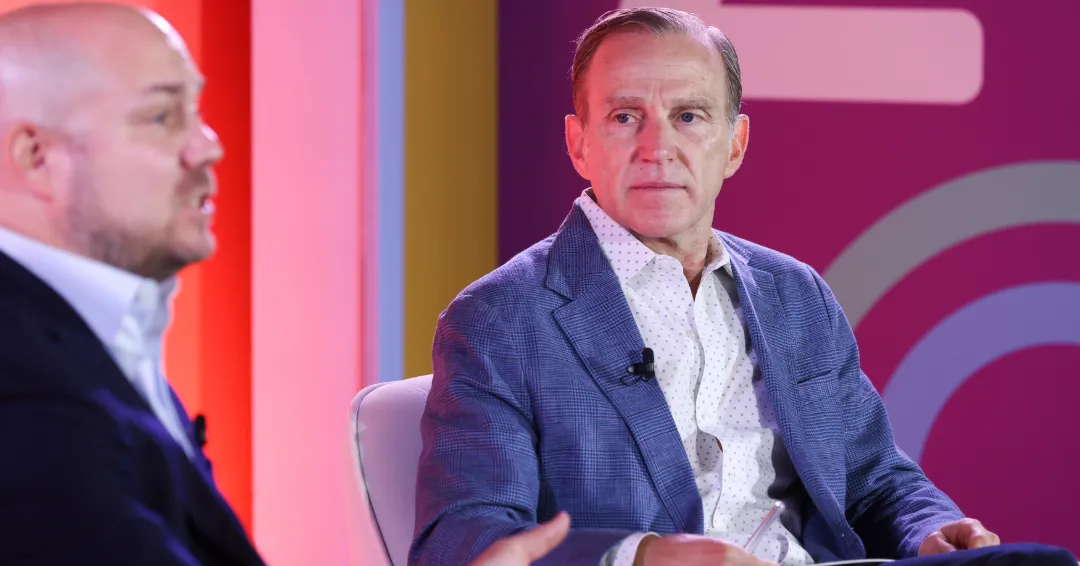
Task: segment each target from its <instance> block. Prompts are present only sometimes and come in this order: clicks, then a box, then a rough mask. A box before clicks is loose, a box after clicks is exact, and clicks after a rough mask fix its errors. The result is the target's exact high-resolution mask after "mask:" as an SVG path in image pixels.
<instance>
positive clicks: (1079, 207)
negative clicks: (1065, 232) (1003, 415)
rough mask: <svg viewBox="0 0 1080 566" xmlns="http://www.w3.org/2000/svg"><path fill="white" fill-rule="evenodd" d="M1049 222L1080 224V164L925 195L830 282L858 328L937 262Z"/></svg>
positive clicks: (872, 234)
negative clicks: (1006, 232)
mask: <svg viewBox="0 0 1080 566" xmlns="http://www.w3.org/2000/svg"><path fill="white" fill-rule="evenodd" d="M1045 223H1080V162H1075V161H1043V162H1036V163H1024V164H1019V165H1007V166H1003V167H998V168H994V169H988V170H985V171H980V172H977V173H973V174H971V175H967V176H964V177H960V178H958V179H955V180H953V181H949V182H947V183H945V184H943V185H940V186H938V187H937V188H935V189H932V190H930V191H927V192H925V193H922V194H921V195H919V196H917V197H915V198H914V199H912V200H910V201H908V202H907V203H905V204H903V205H902V206H900V207H898V208H896V209H895V210H893V211H892V212H890V213H889V214H887V215H886V216H884V217H883V218H882V219H881V220H879V221H878V222H877V223H875V224H874V225H873V226H871V227H870V228H869V229H867V230H866V231H865V232H863V233H862V234H861V235H860V236H859V237H858V238H856V239H855V241H854V242H852V243H851V245H849V246H848V247H847V248H846V249H845V250H844V251H843V252H842V253H841V254H840V256H839V257H837V258H836V260H835V261H834V262H833V263H832V265H830V266H829V268H828V270H826V271H825V273H824V274H823V277H824V278H825V281H827V282H828V284H829V287H831V288H832V290H833V293H835V294H836V297H837V300H839V301H840V304H841V305H843V307H844V313H845V314H846V315H847V317H848V320H849V321H850V323H851V326H852V328H856V327H858V325H859V323H860V322H862V320H863V318H865V317H866V314H867V313H868V312H869V311H870V309H871V308H872V307H873V306H874V305H875V304H876V303H877V302H878V300H880V299H881V297H882V296H883V295H885V293H887V292H888V291H889V290H890V289H891V288H892V287H893V286H894V285H896V284H897V283H898V282H899V281H900V280H901V279H903V278H904V277H906V276H907V275H908V274H909V273H911V272H912V271H913V270H914V269H915V268H917V267H918V266H920V265H922V264H923V263H925V262H926V261H927V260H929V259H930V258H932V257H934V256H936V255H938V254H939V253H941V252H943V251H945V250H947V249H949V248H951V247H953V246H955V245H957V244H959V243H961V242H964V241H965V240H969V239H972V238H976V237H978V236H982V235H985V234H989V233H991V232H996V231H998V230H1003V229H1006V228H1012V227H1017V226H1023V225H1029V224H1045Z"/></svg>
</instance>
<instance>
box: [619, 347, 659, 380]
mask: <svg viewBox="0 0 1080 566" xmlns="http://www.w3.org/2000/svg"><path fill="white" fill-rule="evenodd" d="M626 373H627V375H624V376H623V377H622V378H621V379H620V380H619V381H621V382H622V384H623V385H633V384H635V383H637V382H639V381H649V380H650V379H654V378H656V365H655V360H654V358H653V351H652V348H645V349H644V350H642V351H641V362H639V363H636V364H630V365H629V366H627V368H626ZM628 378H632V379H628Z"/></svg>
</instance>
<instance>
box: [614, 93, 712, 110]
mask: <svg viewBox="0 0 1080 566" xmlns="http://www.w3.org/2000/svg"><path fill="white" fill-rule="evenodd" d="M604 104H606V105H607V107H608V108H638V107H641V106H644V105H645V99H643V98H641V97H640V96H609V97H608V98H605V99H604ZM671 106H672V108H676V109H679V110H687V109H691V110H703V111H705V112H708V113H712V112H713V111H715V110H716V107H717V103H716V101H715V100H713V99H712V98H710V97H708V96H688V97H684V98H676V99H674V100H672V101H671Z"/></svg>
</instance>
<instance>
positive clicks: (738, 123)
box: [724, 114, 750, 179]
mask: <svg viewBox="0 0 1080 566" xmlns="http://www.w3.org/2000/svg"><path fill="white" fill-rule="evenodd" d="M748 143H750V117H749V116H747V115H746V114H739V115H738V116H737V117H736V118H735V124H734V125H733V126H732V128H731V153H730V154H729V155H728V164H727V169H725V170H724V178H725V179H727V178H728V177H730V176H732V175H734V174H735V172H736V171H738V170H739V167H741V166H742V162H743V157H745V156H746V145H747V144H748Z"/></svg>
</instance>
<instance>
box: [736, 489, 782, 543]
mask: <svg viewBox="0 0 1080 566" xmlns="http://www.w3.org/2000/svg"><path fill="white" fill-rule="evenodd" d="M783 510H784V504H783V503H781V502H779V501H777V502H776V503H775V504H774V505H773V506H772V509H769V512H768V513H767V514H766V515H765V518H764V519H763V520H762V521H761V524H760V525H758V528H757V529H756V530H754V532H753V534H751V535H750V538H749V539H747V540H746V544H744V545H743V550H745V551H746V552H748V553H750V554H753V553H754V550H756V549H757V546H758V543H760V542H761V539H762V538H763V537H764V536H765V531H768V530H769V527H771V526H772V524H773V522H774V521H776V520H777V519H779V518H780V513H781V512H782V511H783Z"/></svg>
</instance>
